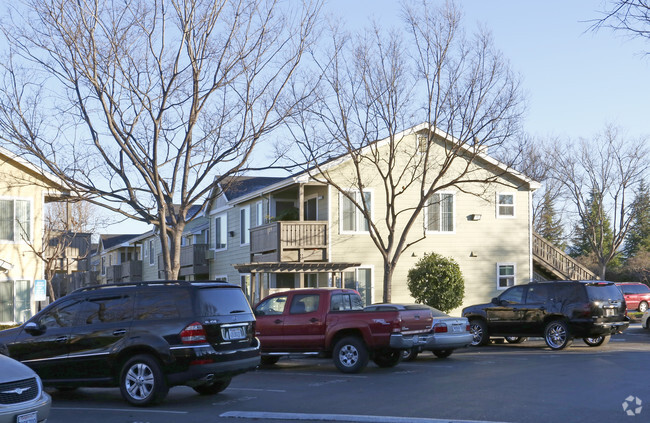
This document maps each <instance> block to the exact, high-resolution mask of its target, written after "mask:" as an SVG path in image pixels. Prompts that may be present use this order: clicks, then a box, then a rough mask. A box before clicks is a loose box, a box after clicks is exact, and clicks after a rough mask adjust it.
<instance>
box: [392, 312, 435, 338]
mask: <svg viewBox="0 0 650 423" xmlns="http://www.w3.org/2000/svg"><path fill="white" fill-rule="evenodd" d="M399 317H400V319H401V321H402V328H401V329H402V330H401V332H402V333H403V334H404V335H409V334H414V333H426V332H429V331H430V330H431V326H432V322H433V316H432V315H431V312H430V311H429V310H428V309H425V308H421V309H414V310H400V311H399Z"/></svg>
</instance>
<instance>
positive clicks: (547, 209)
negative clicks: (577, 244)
mask: <svg viewBox="0 0 650 423" xmlns="http://www.w3.org/2000/svg"><path fill="white" fill-rule="evenodd" d="M540 206H541V211H540V214H539V217H538V219H537V222H535V231H536V232H537V233H538V234H539V235H541V236H542V237H543V238H544V239H546V240H548V241H550V242H552V243H553V244H554V245H556V246H557V247H560V248H562V249H564V248H565V246H566V245H565V242H564V230H563V229H562V223H561V222H560V218H559V217H558V216H557V213H556V212H555V207H554V205H553V198H551V195H550V194H549V192H548V191H547V192H545V193H544V198H543V199H542V204H541V205H540Z"/></svg>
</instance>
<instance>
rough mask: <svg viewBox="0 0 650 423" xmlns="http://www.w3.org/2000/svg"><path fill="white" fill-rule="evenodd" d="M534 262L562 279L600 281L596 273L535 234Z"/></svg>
mask: <svg viewBox="0 0 650 423" xmlns="http://www.w3.org/2000/svg"><path fill="white" fill-rule="evenodd" d="M533 260H535V261H536V262H537V263H538V264H540V265H541V266H542V267H544V268H545V269H546V270H547V271H549V272H552V273H553V274H555V275H556V276H557V277H559V278H560V279H569V280H594V279H598V277H597V276H596V274H595V273H593V272H592V271H591V270H589V269H587V268H586V267H585V266H583V265H582V264H580V263H579V262H578V261H576V260H575V259H573V258H572V257H571V256H569V255H568V254H566V253H565V252H564V251H562V250H561V249H559V248H557V247H556V246H555V245H553V244H552V243H550V242H549V241H547V240H546V239H544V238H543V237H542V236H540V235H539V234H537V233H535V234H533Z"/></svg>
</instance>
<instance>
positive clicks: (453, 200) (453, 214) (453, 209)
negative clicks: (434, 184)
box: [423, 191, 456, 235]
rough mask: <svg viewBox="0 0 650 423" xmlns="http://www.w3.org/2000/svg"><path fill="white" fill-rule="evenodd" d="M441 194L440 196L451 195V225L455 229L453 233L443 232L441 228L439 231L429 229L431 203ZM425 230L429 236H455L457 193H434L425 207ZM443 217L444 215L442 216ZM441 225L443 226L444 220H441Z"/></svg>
mask: <svg viewBox="0 0 650 423" xmlns="http://www.w3.org/2000/svg"><path fill="white" fill-rule="evenodd" d="M436 194H439V195H441V196H442V195H451V224H452V227H453V229H452V230H451V231H442V230H440V228H438V229H431V228H429V207H430V206H429V203H430V202H431V201H432V200H433V196H434V195H436ZM437 207H440V204H438V205H437ZM423 211H424V213H423V215H424V216H423V217H424V230H425V231H426V233H428V234H449V235H453V234H455V233H456V193H455V192H451V191H441V192H436V193H434V194H433V195H432V196H431V197H430V198H429V199H428V200H427V202H426V204H425V205H424V210H423ZM440 216H441V217H442V213H441V214H440ZM440 225H442V219H440Z"/></svg>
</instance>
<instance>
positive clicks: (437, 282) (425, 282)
mask: <svg viewBox="0 0 650 423" xmlns="http://www.w3.org/2000/svg"><path fill="white" fill-rule="evenodd" d="M408 288H409V291H410V292H411V296H412V297H413V298H415V301H416V302H418V303H421V304H426V305H428V306H431V307H434V308H437V309H438V310H442V311H444V312H445V313H448V312H449V311H450V310H452V309H454V308H456V307H459V306H460V305H461V304H462V303H463V297H464V296H465V281H464V279H463V274H462V272H461V271H460V267H459V266H458V263H456V261H455V260H454V259H451V258H447V257H443V256H441V255H439V254H436V253H431V254H425V255H424V257H422V258H421V259H420V260H419V261H418V262H417V263H416V264H415V267H413V268H412V269H411V270H409V272H408Z"/></svg>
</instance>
